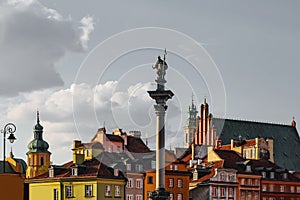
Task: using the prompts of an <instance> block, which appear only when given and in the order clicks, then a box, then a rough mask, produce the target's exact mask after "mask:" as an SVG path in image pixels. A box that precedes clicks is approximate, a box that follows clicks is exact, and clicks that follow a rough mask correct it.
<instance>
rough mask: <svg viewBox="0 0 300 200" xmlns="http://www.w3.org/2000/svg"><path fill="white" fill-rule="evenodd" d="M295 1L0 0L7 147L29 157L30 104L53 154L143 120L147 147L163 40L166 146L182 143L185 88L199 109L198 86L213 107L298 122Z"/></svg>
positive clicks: (65, 157) (216, 111)
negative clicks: (10, 128) (10, 139)
mask: <svg viewBox="0 0 300 200" xmlns="http://www.w3.org/2000/svg"><path fill="white" fill-rule="evenodd" d="M299 9H300V2H299V1H296V0H289V1H277V0H266V1H259V0H252V1H243V2H241V1H236V0H226V1H217V0H210V1H189V2H188V3H187V2H182V1H174V0H172V1H171V0H166V1H145V0H130V1H117V0H112V1H99V0H90V1H78V0H65V1H59V0H39V1H38V0H23V1H21V0H8V1H6V0H2V1H0V69H1V73H0V83H1V89H0V113H1V116H0V126H1V127H4V126H5V124H6V123H8V122H13V123H14V124H15V125H16V126H17V131H16V132H15V136H16V138H17V140H16V141H15V143H13V144H12V145H11V144H8V145H7V152H8V151H9V149H10V148H11V147H12V148H13V152H14V154H15V156H16V157H19V158H23V159H25V160H26V152H27V151H28V149H27V144H28V143H29V141H30V140H32V138H33V132H32V127H33V126H34V125H35V124H36V111H37V109H38V110H39V112H40V120H41V124H42V125H43V127H44V139H45V140H46V141H47V142H48V143H49V145H50V149H49V150H50V151H51V152H52V157H51V159H52V161H53V163H56V164H61V163H64V162H67V161H69V160H70V159H71V158H72V153H71V148H72V142H73V140H75V139H80V140H82V141H83V142H88V141H90V140H91V139H92V137H93V136H94V135H95V133H96V132H97V129H98V128H100V127H103V126H105V127H106V129H107V131H108V132H112V130H113V129H116V128H122V129H123V130H125V131H127V132H128V131H131V130H140V131H141V132H142V138H144V139H145V138H146V137H147V138H148V139H149V146H150V147H151V148H152V149H153V148H155V122H156V121H155V113H154V108H153V104H154V101H153V100H151V99H150V97H149V96H148V93H147V91H149V90H154V89H155V88H156V85H155V81H154V80H155V78H156V72H155V70H154V69H152V66H153V64H154V63H155V62H156V59H157V56H158V55H160V56H163V53H164V49H165V48H166V49H167V55H166V60H167V63H168V66H169V67H168V70H167V74H166V80H167V83H166V87H167V88H168V89H171V90H172V91H173V92H174V94H175V96H174V97H173V98H172V99H171V100H169V101H168V106H169V107H168V110H167V118H166V119H167V121H166V134H167V140H166V148H168V149H169V148H173V147H176V146H178V147H182V146H183V138H184V137H183V136H184V135H183V128H184V125H185V120H186V118H187V109H188V106H189V105H190V104H191V101H192V100H191V99H192V96H194V97H193V98H194V100H195V103H196V105H197V108H199V106H200V104H201V103H202V102H203V98H204V96H206V97H207V101H208V103H209V105H210V111H211V112H212V114H213V116H217V117H226V118H233V119H246V120H250V121H262V122H272V123H280V124H290V122H291V121H292V118H293V116H294V117H295V120H296V122H297V119H298V118H299V113H300V106H299V98H300V93H299V92H298V88H297V86H298V85H299V83H300V79H299V73H300V68H299V66H300V61H299V52H300V51H299V50H300V39H299V35H300V13H299V12H298V11H299ZM1 145H2V143H1ZM2 155H3V152H2V150H1V151H0V156H1V157H2ZM7 155H8V154H7Z"/></svg>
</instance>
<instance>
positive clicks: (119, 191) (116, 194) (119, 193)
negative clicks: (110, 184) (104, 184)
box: [115, 185, 121, 197]
mask: <svg viewBox="0 0 300 200" xmlns="http://www.w3.org/2000/svg"><path fill="white" fill-rule="evenodd" d="M119 196H121V187H120V186H119V185H115V197H119Z"/></svg>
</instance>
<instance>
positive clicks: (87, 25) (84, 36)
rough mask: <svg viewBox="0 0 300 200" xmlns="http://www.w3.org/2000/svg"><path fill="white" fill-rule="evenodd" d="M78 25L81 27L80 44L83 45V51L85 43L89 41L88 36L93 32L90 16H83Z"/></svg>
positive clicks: (92, 21) (85, 47) (92, 22)
mask: <svg viewBox="0 0 300 200" xmlns="http://www.w3.org/2000/svg"><path fill="white" fill-rule="evenodd" d="M80 23H81V25H82V26H81V27H80V29H81V31H82V33H81V36H80V40H81V44H82V45H83V48H84V49H87V43H88V41H89V40H90V34H91V32H93V30H94V20H93V18H92V17H90V16H85V17H83V18H82V19H81V20H80Z"/></svg>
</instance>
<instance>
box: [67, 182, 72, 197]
mask: <svg viewBox="0 0 300 200" xmlns="http://www.w3.org/2000/svg"><path fill="white" fill-rule="evenodd" d="M66 197H67V198H71V197H72V186H71V185H68V186H66Z"/></svg>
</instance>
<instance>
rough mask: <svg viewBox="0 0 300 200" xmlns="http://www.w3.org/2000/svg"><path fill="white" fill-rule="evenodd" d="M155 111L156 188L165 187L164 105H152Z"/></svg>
mask: <svg viewBox="0 0 300 200" xmlns="http://www.w3.org/2000/svg"><path fill="white" fill-rule="evenodd" d="M154 108H155V113H156V141H157V145H156V189H160V188H165V107H164V106H162V105H154Z"/></svg>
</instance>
